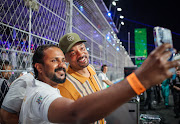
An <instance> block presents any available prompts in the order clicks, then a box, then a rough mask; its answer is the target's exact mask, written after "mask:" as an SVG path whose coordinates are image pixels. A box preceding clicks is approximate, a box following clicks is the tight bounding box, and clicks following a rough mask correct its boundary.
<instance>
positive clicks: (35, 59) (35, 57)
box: [32, 44, 60, 78]
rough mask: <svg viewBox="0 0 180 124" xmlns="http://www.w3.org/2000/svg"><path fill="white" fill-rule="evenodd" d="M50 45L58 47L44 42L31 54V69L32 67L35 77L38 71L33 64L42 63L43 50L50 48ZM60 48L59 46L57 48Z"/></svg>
mask: <svg viewBox="0 0 180 124" xmlns="http://www.w3.org/2000/svg"><path fill="white" fill-rule="evenodd" d="M51 47H56V48H59V47H58V46H57V45H53V44H45V45H42V46H39V47H38V48H37V49H36V51H35V52H34V55H33V58H32V59H33V60H32V65H33V69H34V74H35V78H37V77H38V71H37V69H36V68H35V64H36V63H41V64H44V62H43V57H44V51H45V50H46V49H48V48H51ZM59 49H60V48H59Z"/></svg>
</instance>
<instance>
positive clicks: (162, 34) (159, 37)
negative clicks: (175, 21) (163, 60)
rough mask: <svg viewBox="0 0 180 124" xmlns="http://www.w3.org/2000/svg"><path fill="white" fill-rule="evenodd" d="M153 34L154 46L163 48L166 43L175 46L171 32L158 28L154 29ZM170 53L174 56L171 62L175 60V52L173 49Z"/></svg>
mask: <svg viewBox="0 0 180 124" xmlns="http://www.w3.org/2000/svg"><path fill="white" fill-rule="evenodd" d="M153 34H154V44H155V46H156V47H158V46H161V45H162V44H164V43H169V44H171V45H172V46H173V41H172V34H171V30H169V29H167V28H163V27H158V26H157V27H154V30H153ZM169 51H171V52H172V55H171V57H170V58H169V61H171V60H173V56H174V55H175V52H174V50H173V48H171V49H169Z"/></svg>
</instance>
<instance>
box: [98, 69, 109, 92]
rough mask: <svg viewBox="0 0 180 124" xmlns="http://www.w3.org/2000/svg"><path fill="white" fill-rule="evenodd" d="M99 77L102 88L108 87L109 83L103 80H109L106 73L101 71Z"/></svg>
mask: <svg viewBox="0 0 180 124" xmlns="http://www.w3.org/2000/svg"><path fill="white" fill-rule="evenodd" d="M98 78H99V80H100V81H101V84H102V88H103V89H106V88H107V86H108V85H107V84H106V83H105V82H103V80H109V79H108V77H107V76H106V74H105V73H103V72H101V73H99V75H98Z"/></svg>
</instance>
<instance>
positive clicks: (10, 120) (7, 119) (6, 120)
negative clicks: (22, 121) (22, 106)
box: [1, 109, 19, 124]
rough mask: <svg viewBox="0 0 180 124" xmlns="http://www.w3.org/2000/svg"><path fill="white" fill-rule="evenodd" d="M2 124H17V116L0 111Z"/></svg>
mask: <svg viewBox="0 0 180 124" xmlns="http://www.w3.org/2000/svg"><path fill="white" fill-rule="evenodd" d="M1 119H2V124H18V120H19V116H18V115H17V114H12V113H9V112H7V111H5V110H4V109H1Z"/></svg>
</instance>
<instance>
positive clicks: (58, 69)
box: [50, 67, 66, 84]
mask: <svg viewBox="0 0 180 124" xmlns="http://www.w3.org/2000/svg"><path fill="white" fill-rule="evenodd" d="M61 70H63V71H64V72H65V77H64V78H63V79H61V78H58V77H57V76H56V74H53V75H52V76H50V79H51V80H52V81H54V82H56V83H58V84H62V83H64V82H65V81H66V69H65V68H62V67H61V68H57V69H55V70H54V72H57V71H61Z"/></svg>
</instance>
